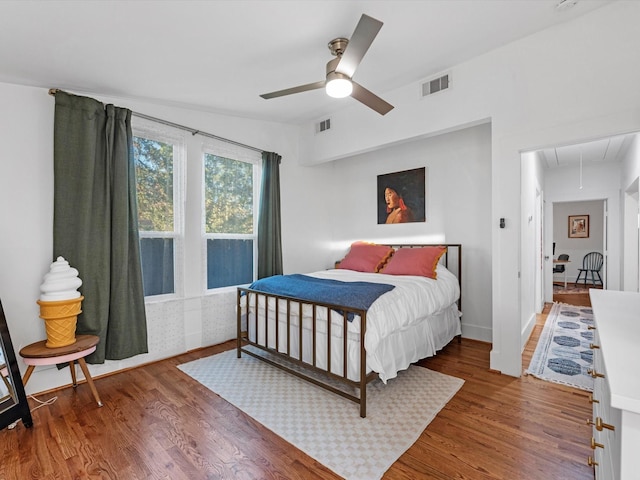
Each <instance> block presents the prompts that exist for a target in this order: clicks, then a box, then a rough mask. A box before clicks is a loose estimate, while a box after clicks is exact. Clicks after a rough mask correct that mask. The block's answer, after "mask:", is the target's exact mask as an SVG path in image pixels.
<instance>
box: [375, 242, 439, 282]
mask: <svg viewBox="0 0 640 480" xmlns="http://www.w3.org/2000/svg"><path fill="white" fill-rule="evenodd" d="M446 251H447V247H442V246H438V247H420V248H399V249H398V250H397V251H396V253H395V254H394V255H393V257H391V259H390V260H389V261H388V262H387V264H386V265H385V266H384V268H383V269H382V270H381V271H380V273H386V274H388V275H419V276H422V277H428V278H433V279H435V278H436V277H437V274H436V267H437V266H438V262H439V261H440V257H442V255H444V253H445V252H446Z"/></svg>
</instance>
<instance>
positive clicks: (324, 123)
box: [316, 118, 331, 133]
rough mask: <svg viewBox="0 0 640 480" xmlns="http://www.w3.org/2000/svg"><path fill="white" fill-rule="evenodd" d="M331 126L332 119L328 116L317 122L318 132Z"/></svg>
mask: <svg viewBox="0 0 640 480" xmlns="http://www.w3.org/2000/svg"><path fill="white" fill-rule="evenodd" d="M330 128H331V119H330V118H327V119H326V120H322V121H321V122H320V123H318V124H316V133H321V132H324V131H326V130H329V129H330Z"/></svg>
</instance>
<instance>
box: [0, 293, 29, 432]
mask: <svg viewBox="0 0 640 480" xmlns="http://www.w3.org/2000/svg"><path fill="white" fill-rule="evenodd" d="M0 376H1V377H2V381H0V429H2V428H5V427H7V426H9V425H11V424H12V423H14V422H15V421H17V420H20V419H21V420H22V423H23V424H24V426H25V427H31V426H32V425H33V421H32V419H31V411H30V410H29V403H28V402H27V396H26V395H25V392H24V386H23V384H22V378H21V377H20V369H19V368H18V362H17V360H16V354H15V351H14V350H13V344H12V342H11V336H10V335H9V327H8V326H7V319H6V317H5V314H4V309H3V308H2V301H0Z"/></svg>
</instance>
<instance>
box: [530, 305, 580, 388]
mask: <svg viewBox="0 0 640 480" xmlns="http://www.w3.org/2000/svg"><path fill="white" fill-rule="evenodd" d="M589 325H593V311H592V310H591V307H579V306H575V305H566V304H564V303H554V304H553V307H552V308H551V312H549V315H548V316H547V321H546V322H545V324H544V328H543V330H542V334H541V335H540V339H539V340H538V345H537V346H536V350H535V352H534V354H533V358H532V359H531V363H530V364H529V368H528V369H527V371H526V372H525V373H527V374H529V375H533V376H534V377H537V378H540V379H542V380H547V381H549V382H555V383H562V384H564V385H569V386H570V387H576V388H579V389H581V390H587V391H589V392H592V391H593V378H592V377H591V376H590V375H589V374H588V373H587V370H588V369H589V368H591V366H592V364H593V350H591V348H590V346H589V345H590V343H591V342H592V341H593V331H592V330H588V329H587V327H588V326H589Z"/></svg>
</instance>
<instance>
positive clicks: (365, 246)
mask: <svg viewBox="0 0 640 480" xmlns="http://www.w3.org/2000/svg"><path fill="white" fill-rule="evenodd" d="M391 255H393V248H391V247H387V246H385V245H376V244H375V243H366V242H354V243H352V244H351V249H350V250H349V253H347V256H346V257H344V260H342V261H341V262H340V263H339V264H338V266H337V268H344V269H347V270H355V271H357V272H369V273H377V272H378V271H380V269H381V268H382V267H383V266H384V264H385V262H386V261H387V260H388V259H389V257H390V256H391Z"/></svg>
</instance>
